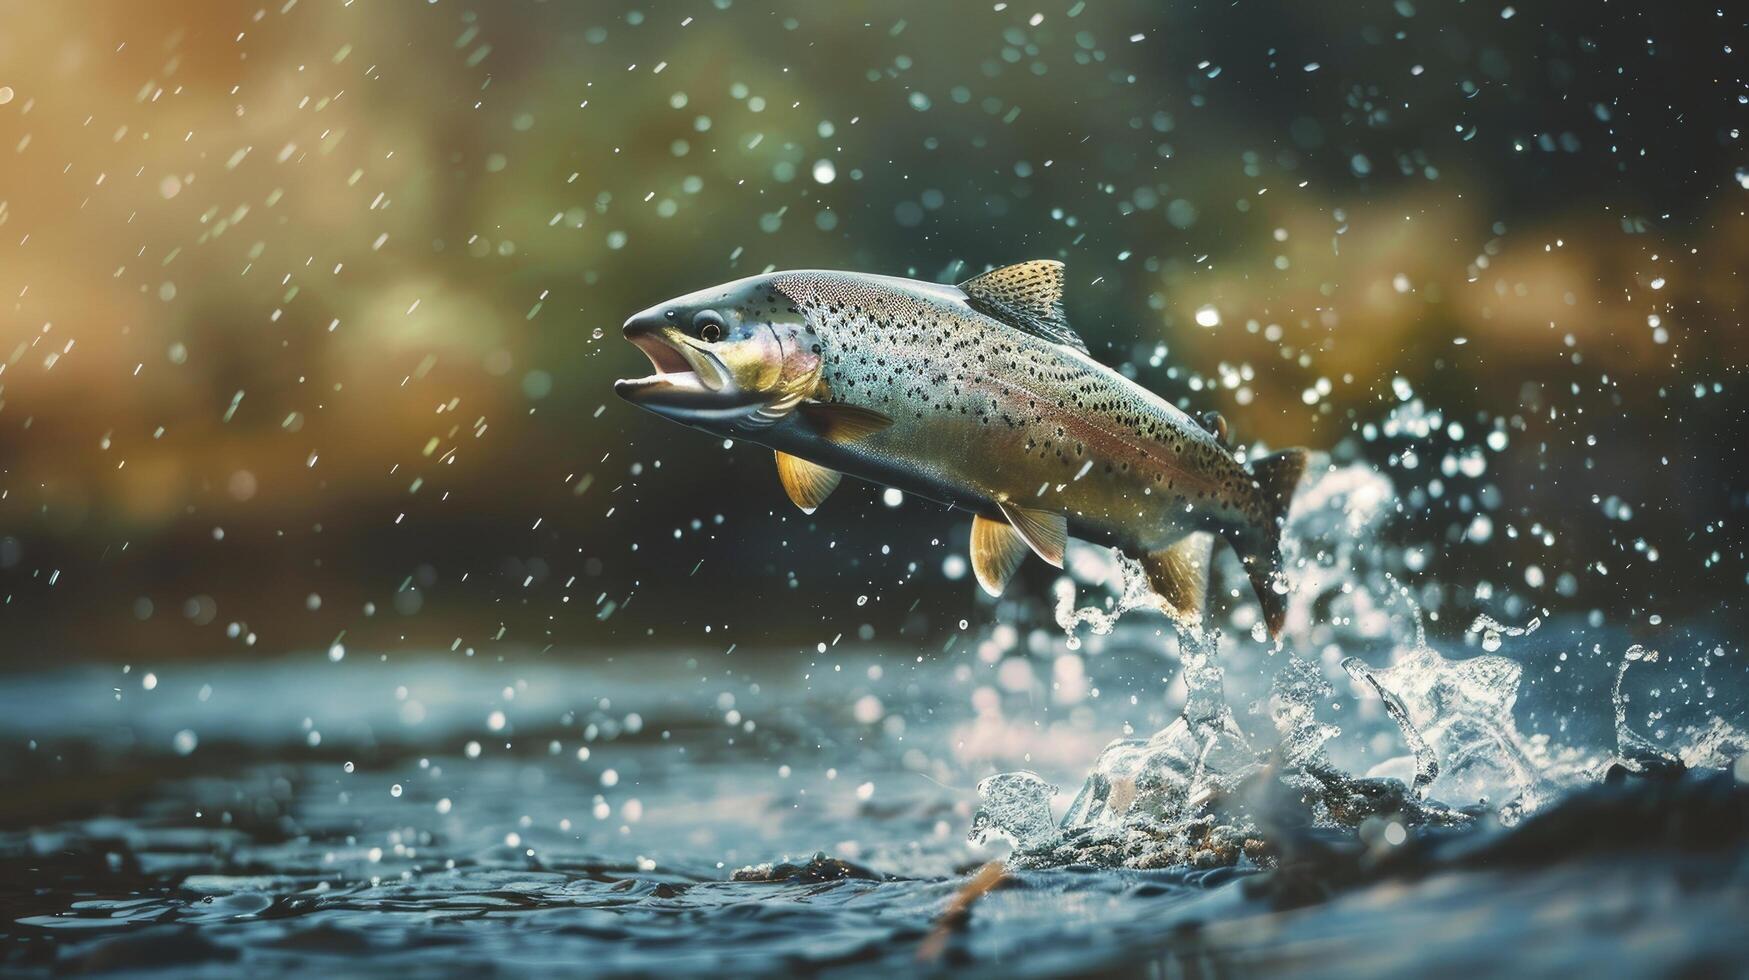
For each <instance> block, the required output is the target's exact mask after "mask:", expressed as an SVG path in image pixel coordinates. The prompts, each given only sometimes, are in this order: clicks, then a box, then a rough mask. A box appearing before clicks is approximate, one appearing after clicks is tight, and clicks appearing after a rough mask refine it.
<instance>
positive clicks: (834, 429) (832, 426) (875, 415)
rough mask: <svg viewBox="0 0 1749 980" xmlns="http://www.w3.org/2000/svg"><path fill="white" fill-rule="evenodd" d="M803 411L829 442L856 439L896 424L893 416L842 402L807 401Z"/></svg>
mask: <svg viewBox="0 0 1749 980" xmlns="http://www.w3.org/2000/svg"><path fill="white" fill-rule="evenodd" d="M800 411H801V413H802V416H803V417H804V418H806V419H807V420H808V421H809V422H811V423H813V426H814V428H816V429H818V430H819V432H820V435H821V436H823V437H825V439H826V440H827V441H828V442H837V443H845V442H855V441H856V440H858V439H862V438H864V437H867V436H871V435H873V434H875V433H876V432H879V431H881V430H882V429H885V428H886V427H887V426H889V425H892V424H893V420H892V419H891V418H889V417H888V416H886V415H883V414H882V413H880V412H877V411H875V410H874V409H872V408H858V407H857V406H855V405H846V404H844V403H843V402H818V401H805V402H802V403H801V407H800Z"/></svg>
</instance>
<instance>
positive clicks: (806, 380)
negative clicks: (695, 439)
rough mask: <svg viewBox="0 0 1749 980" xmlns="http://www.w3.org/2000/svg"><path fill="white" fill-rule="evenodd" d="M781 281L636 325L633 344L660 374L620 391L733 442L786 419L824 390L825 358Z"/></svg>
mask: <svg viewBox="0 0 1749 980" xmlns="http://www.w3.org/2000/svg"><path fill="white" fill-rule="evenodd" d="M771 278H772V277H771V276H769V275H767V276H754V277H752V278H749V279H740V280H736V281H735V282H731V283H727V284H725V285H722V286H716V287H713V288H710V289H703V290H700V291H698V292H696V293H688V294H687V295H685V296H679V297H676V298H674V299H671V300H669V301H667V302H665V303H658V304H657V305H655V306H652V307H650V308H649V309H647V310H644V311H643V312H641V313H638V314H635V315H634V316H632V318H631V319H629V320H627V321H626V322H625V336H626V339H627V340H629V341H631V342H632V344H634V345H635V346H636V347H637V348H638V349H639V350H641V351H643V353H644V356H646V357H648V358H649V359H650V364H651V366H652V367H654V368H655V370H656V373H654V374H652V375H649V376H647V377H643V378H631V379H625V380H621V381H616V382H614V386H613V390H614V391H615V392H617V393H618V394H619V396H620V397H621V398H624V399H625V400H626V401H629V402H631V403H632V404H634V405H637V406H638V407H640V408H644V409H647V410H649V411H652V412H655V413H656V414H657V415H661V416H663V417H664V418H668V419H672V420H673V421H676V422H679V423H681V424H682V425H688V426H692V427H693V428H698V429H704V430H706V431H708V432H714V433H719V434H724V435H727V434H731V433H734V432H745V431H747V430H748V429H749V428H751V427H756V426H759V425H762V424H770V422H772V421H774V420H775V419H777V418H780V417H781V416H782V415H784V414H786V413H787V412H788V411H789V410H790V409H792V408H794V407H795V405H796V404H797V403H798V402H799V401H800V400H801V399H802V398H805V397H808V396H809V395H810V394H811V393H812V391H813V388H814V385H815V384H816V383H817V382H818V380H819V375H820V349H819V344H818V342H817V341H816V339H815V338H814V336H813V331H812V328H811V327H809V325H808V323H807V320H806V318H805V317H804V316H803V314H802V313H801V312H800V311H799V310H798V309H797V308H796V306H795V305H794V303H793V302H792V301H791V300H790V299H789V297H787V296H786V295H784V294H783V293H782V292H781V291H779V290H778V289H777V288H776V287H775V286H773V285H772V282H771Z"/></svg>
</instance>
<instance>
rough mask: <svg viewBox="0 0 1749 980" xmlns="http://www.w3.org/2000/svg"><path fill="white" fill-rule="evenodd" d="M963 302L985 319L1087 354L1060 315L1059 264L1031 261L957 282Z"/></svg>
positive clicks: (1065, 320) (1072, 329) (1061, 287)
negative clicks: (987, 317)
mask: <svg viewBox="0 0 1749 980" xmlns="http://www.w3.org/2000/svg"><path fill="white" fill-rule="evenodd" d="M959 288H960V292H962V293H965V294H966V301H967V302H968V303H970V304H971V305H972V309H974V310H977V311H978V312H979V313H982V314H984V315H985V316H989V317H992V318H994V319H997V320H1001V321H1002V322H1003V323H1006V324H1008V325H1009V326H1011V327H1013V328H1015V329H1016V330H1024V331H1025V332H1027V333H1030V334H1032V335H1033V336H1035V337H1043V338H1044V339H1046V340H1048V341H1051V342H1052V343H1056V344H1062V345H1063V346H1065V347H1073V348H1074V349H1075V350H1078V351H1080V352H1081V353H1083V354H1085V353H1087V342H1086V341H1085V340H1082V339H1081V335H1080V334H1077V333H1076V332H1075V330H1074V328H1072V327H1070V326H1069V318H1068V316H1067V315H1065V314H1064V313H1063V263H1061V262H1058V261H1057V260H1055V259H1034V260H1033V261H1031V262H1021V263H1018V264H1016V265H1005V266H1003V267H1002V268H1000V269H991V270H990V271H989V272H986V273H984V274H983V275H980V276H973V277H972V278H970V279H967V280H966V281H965V282H962V283H960V286H959Z"/></svg>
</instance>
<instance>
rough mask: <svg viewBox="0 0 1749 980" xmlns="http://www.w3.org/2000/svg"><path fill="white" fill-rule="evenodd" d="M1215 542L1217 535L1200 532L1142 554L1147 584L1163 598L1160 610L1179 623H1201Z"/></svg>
mask: <svg viewBox="0 0 1749 980" xmlns="http://www.w3.org/2000/svg"><path fill="white" fill-rule="evenodd" d="M1214 544H1215V539H1214V535H1212V534H1209V533H1208V532H1206V531H1198V532H1196V533H1195V534H1190V535H1186V536H1185V538H1184V539H1183V540H1181V541H1179V542H1178V543H1177V544H1175V545H1173V546H1172V547H1170V548H1161V549H1160V550H1159V551H1154V552H1150V553H1148V554H1146V555H1143V556H1142V568H1143V570H1144V571H1146V572H1147V573H1148V585H1149V586H1150V587H1152V588H1153V590H1154V595H1155V596H1156V597H1158V598H1159V600H1160V611H1161V612H1163V613H1165V614H1166V615H1167V616H1168V617H1170V618H1171V619H1172V621H1173V622H1176V623H1177V624H1178V625H1180V626H1196V625H1198V624H1199V623H1201V622H1202V609H1203V604H1204V602H1205V601H1206V600H1207V598H1208V591H1209V563H1210V561H1211V559H1212V558H1213V549H1214Z"/></svg>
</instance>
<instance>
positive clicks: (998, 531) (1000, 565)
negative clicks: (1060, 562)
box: [972, 514, 1029, 596]
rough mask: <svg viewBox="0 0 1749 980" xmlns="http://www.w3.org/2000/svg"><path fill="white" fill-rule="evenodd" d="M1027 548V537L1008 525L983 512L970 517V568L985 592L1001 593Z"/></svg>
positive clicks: (995, 594)
mask: <svg viewBox="0 0 1749 980" xmlns="http://www.w3.org/2000/svg"><path fill="white" fill-rule="evenodd" d="M1028 550H1029V549H1028V548H1027V546H1026V540H1025V539H1024V538H1022V537H1021V536H1020V533H1019V532H1018V531H1016V530H1014V528H1013V527H1012V526H1011V525H1008V524H1004V523H1003V522H1001V521H993V520H991V519H990V518H988V517H985V516H983V515H982V514H980V515H977V516H975V517H973V518H972V572H973V573H974V574H976V575H977V576H978V584H979V585H981V586H983V587H984V591H985V592H988V593H990V594H991V595H993V596H999V595H1001V594H1002V590H1003V589H1004V588H1007V586H1008V580H1009V579H1011V578H1013V577H1014V572H1015V570H1016V569H1018V568H1020V563H1021V562H1023V561H1025V560H1026V554H1027V551H1028Z"/></svg>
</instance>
